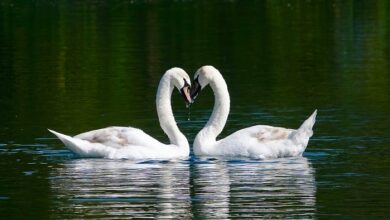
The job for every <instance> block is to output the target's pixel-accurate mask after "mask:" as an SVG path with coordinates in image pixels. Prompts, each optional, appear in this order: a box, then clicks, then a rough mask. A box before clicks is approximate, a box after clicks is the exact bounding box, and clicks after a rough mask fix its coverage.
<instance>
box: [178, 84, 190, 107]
mask: <svg viewBox="0 0 390 220" xmlns="http://www.w3.org/2000/svg"><path fill="white" fill-rule="evenodd" d="M180 94H181V96H182V97H183V98H184V101H185V103H186V104H187V105H190V104H191V103H192V99H191V86H190V84H188V83H187V81H186V80H185V79H184V86H183V88H181V89H180Z"/></svg>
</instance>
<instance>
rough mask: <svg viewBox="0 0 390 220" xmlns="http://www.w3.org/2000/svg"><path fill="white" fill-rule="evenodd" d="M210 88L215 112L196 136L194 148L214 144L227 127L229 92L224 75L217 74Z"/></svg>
mask: <svg viewBox="0 0 390 220" xmlns="http://www.w3.org/2000/svg"><path fill="white" fill-rule="evenodd" d="M210 87H211V89H212V90H213V93H214V108H213V112H212V113H211V116H210V118H209V120H208V121H207V124H206V125H205V127H204V128H203V129H202V130H201V131H200V132H199V133H198V135H197V136H196V138H195V141H194V146H205V145H210V144H212V143H214V142H215V141H216V138H217V136H218V135H219V134H220V133H221V132H222V130H223V128H224V127H225V124H226V121H227V118H228V115H229V111H230V97H229V91H228V89H227V85H226V82H225V80H224V79H223V77H222V75H220V74H217V75H216V76H215V77H214V78H213V79H212V80H211V81H210Z"/></svg>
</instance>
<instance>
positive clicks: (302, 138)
mask: <svg viewBox="0 0 390 220" xmlns="http://www.w3.org/2000/svg"><path fill="white" fill-rule="evenodd" d="M316 116H317V109H316V110H315V111H314V112H313V114H311V116H310V117H309V118H308V119H306V120H305V121H304V122H303V123H302V125H301V126H300V127H299V128H298V129H297V130H295V131H293V132H292V133H291V134H290V136H289V138H290V139H291V140H292V141H293V142H294V143H295V144H297V145H301V146H302V147H303V151H304V150H305V149H306V146H307V144H308V142H309V139H310V137H311V136H312V135H313V126H314V124H315V122H316ZM303 151H302V152H303Z"/></svg>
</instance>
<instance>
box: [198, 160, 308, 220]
mask: <svg viewBox="0 0 390 220" xmlns="http://www.w3.org/2000/svg"><path fill="white" fill-rule="evenodd" d="M194 166H195V167H194V169H193V170H192V171H193V173H192V174H191V175H192V177H193V179H194V180H193V188H194V191H195V192H194V197H195V198H196V200H194V202H193V204H192V206H193V212H194V216H196V217H199V218H208V217H211V218H219V219H223V218H232V217H233V218H234V217H236V218H245V217H250V218H264V217H265V218H268V217H270V218H283V217H293V218H315V211H316V210H315V203H316V202H315V201H316V200H315V194H316V187H315V178H314V170H313V169H312V168H311V165H310V162H309V161H308V160H307V159H306V158H304V157H298V158H282V159H277V160H269V161H237V160H236V161H227V162H226V161H218V160H216V161H213V163H195V164H194Z"/></svg>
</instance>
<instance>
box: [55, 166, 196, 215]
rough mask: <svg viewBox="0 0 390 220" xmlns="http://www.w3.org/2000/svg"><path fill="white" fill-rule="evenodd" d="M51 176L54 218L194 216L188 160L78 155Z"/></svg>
mask: <svg viewBox="0 0 390 220" xmlns="http://www.w3.org/2000/svg"><path fill="white" fill-rule="evenodd" d="M53 176H54V177H53V178H52V179H51V188H52V191H53V195H54V196H55V197H56V198H54V200H56V201H57V203H56V204H57V205H56V207H53V208H54V209H55V210H53V213H55V214H56V217H77V216H78V217H106V218H121V219H123V218H125V217H126V216H128V217H132V218H137V217H139V218H140V217H143V218H146V217H149V218H156V217H158V218H159V217H161V218H175V219H183V218H190V217H191V199H190V191H189V189H190V187H189V164H186V163H175V162H167V163H157V162H151V163H138V164H137V163H134V162H130V161H125V160H120V161H118V160H105V159H80V160H71V161H68V162H66V163H65V164H63V166H61V167H60V168H57V169H56V170H54V173H53Z"/></svg>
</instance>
